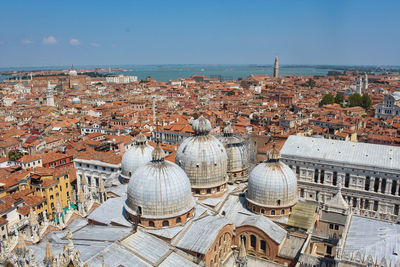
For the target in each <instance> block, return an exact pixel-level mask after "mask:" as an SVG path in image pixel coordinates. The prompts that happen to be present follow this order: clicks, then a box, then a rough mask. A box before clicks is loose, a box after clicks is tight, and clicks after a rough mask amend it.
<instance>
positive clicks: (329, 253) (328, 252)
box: [326, 246, 332, 255]
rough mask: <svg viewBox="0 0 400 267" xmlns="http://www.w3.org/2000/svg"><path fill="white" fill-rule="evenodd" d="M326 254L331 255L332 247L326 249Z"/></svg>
mask: <svg viewBox="0 0 400 267" xmlns="http://www.w3.org/2000/svg"><path fill="white" fill-rule="evenodd" d="M326 254H328V255H332V247H331V246H327V247H326Z"/></svg>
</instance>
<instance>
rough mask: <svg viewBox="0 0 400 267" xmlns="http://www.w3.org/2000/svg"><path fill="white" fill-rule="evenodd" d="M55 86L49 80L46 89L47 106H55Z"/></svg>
mask: <svg viewBox="0 0 400 267" xmlns="http://www.w3.org/2000/svg"><path fill="white" fill-rule="evenodd" d="M53 88H54V87H53V86H52V85H51V84H50V82H48V84H47V90H46V104H47V106H50V107H54V106H55V105H54V95H53Z"/></svg>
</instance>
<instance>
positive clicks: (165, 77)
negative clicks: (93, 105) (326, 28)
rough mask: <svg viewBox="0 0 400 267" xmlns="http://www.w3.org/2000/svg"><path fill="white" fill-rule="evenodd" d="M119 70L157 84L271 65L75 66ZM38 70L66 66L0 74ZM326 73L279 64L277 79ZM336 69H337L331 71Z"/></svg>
mask: <svg viewBox="0 0 400 267" xmlns="http://www.w3.org/2000/svg"><path fill="white" fill-rule="evenodd" d="M99 67H101V68H109V67H111V68H123V69H129V70H130V71H125V72H118V73H121V74H124V75H134V76H138V79H139V80H144V79H146V77H147V76H150V77H152V78H154V79H155V80H157V81H169V80H175V79H178V78H187V77H190V76H192V75H204V76H207V77H210V78H220V79H222V80H232V79H238V78H246V77H248V76H250V75H252V74H268V75H272V74H273V66H272V65H119V66H75V68H76V69H79V68H85V69H88V68H99ZM40 69H54V70H56V69H69V66H60V67H30V68H0V72H2V71H20V70H25V71H33V70H40ZM329 70H333V68H329V67H328V66H326V67H324V66H296V65H281V66H280V68H279V76H281V77H284V76H287V75H298V76H315V75H326V74H327V73H328V71H329ZM335 70H337V69H335ZM8 77H9V76H0V80H4V79H7V78H8Z"/></svg>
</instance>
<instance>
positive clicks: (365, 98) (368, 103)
mask: <svg viewBox="0 0 400 267" xmlns="http://www.w3.org/2000/svg"><path fill="white" fill-rule="evenodd" d="M361 106H362V107H363V108H365V109H370V108H371V107H372V100H371V98H370V97H369V95H368V94H363V95H362V97H361Z"/></svg>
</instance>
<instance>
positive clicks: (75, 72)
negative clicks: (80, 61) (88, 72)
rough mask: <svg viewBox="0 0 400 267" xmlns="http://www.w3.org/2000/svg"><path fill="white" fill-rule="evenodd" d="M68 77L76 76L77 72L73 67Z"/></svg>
mask: <svg viewBox="0 0 400 267" xmlns="http://www.w3.org/2000/svg"><path fill="white" fill-rule="evenodd" d="M68 75H69V76H77V75H78V72H77V71H76V70H75V69H74V65H72V67H71V69H70V70H69V72H68Z"/></svg>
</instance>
